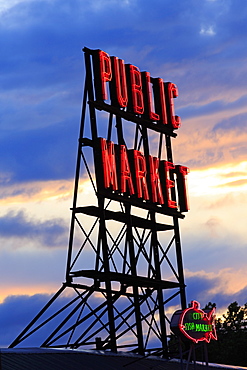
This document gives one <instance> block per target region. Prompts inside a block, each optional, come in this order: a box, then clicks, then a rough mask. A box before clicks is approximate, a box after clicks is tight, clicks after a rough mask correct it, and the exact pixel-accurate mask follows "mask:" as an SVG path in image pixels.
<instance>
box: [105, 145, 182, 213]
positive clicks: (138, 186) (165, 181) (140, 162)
mask: <svg viewBox="0 0 247 370" xmlns="http://www.w3.org/2000/svg"><path fill="white" fill-rule="evenodd" d="M99 148H100V153H101V168H100V170H101V171H100V172H101V174H103V186H104V188H105V189H108V190H110V191H114V192H117V193H119V194H123V195H130V196H136V197H137V198H139V199H142V200H145V201H149V200H150V201H151V202H153V203H156V204H159V205H161V206H162V205H164V206H166V207H168V208H173V209H177V207H178V204H177V202H176V201H175V200H174V199H173V197H172V192H171V189H172V188H174V187H175V181H174V180H171V178H170V173H171V171H172V172H173V173H175V174H176V177H177V179H176V180H177V181H176V183H177V193H178V201H179V207H180V211H181V212H187V211H188V210H189V205H188V196H187V186H186V177H187V174H188V172H189V169H188V168H187V167H184V166H180V165H174V164H173V163H171V162H168V161H165V160H159V159H158V158H157V157H153V156H151V155H149V157H148V159H146V158H145V156H144V154H143V153H142V152H140V151H138V150H134V149H131V150H127V149H126V146H125V145H114V143H113V142H112V141H108V140H106V139H104V138H99ZM147 161H148V163H147ZM98 165H99V166H100V164H98ZM148 184H149V185H150V186H148Z"/></svg>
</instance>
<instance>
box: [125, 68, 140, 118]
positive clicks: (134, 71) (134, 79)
mask: <svg viewBox="0 0 247 370" xmlns="http://www.w3.org/2000/svg"><path fill="white" fill-rule="evenodd" d="M126 67H127V70H128V75H129V76H128V78H129V81H130V88H131V89H130V93H131V98H132V102H131V104H132V106H131V108H132V109H133V111H134V113H137V114H143V112H144V102H143V95H142V80H141V72H140V70H139V68H138V67H136V66H133V65H132V64H127V65H126Z"/></svg>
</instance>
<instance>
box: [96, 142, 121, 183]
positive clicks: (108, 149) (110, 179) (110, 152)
mask: <svg viewBox="0 0 247 370" xmlns="http://www.w3.org/2000/svg"><path fill="white" fill-rule="evenodd" d="M100 148H101V154H102V164H103V178H104V186H105V188H106V189H107V188H110V187H112V190H118V184H117V171H116V160H115V150H114V143H113V142H112V141H106V139H103V138H100Z"/></svg>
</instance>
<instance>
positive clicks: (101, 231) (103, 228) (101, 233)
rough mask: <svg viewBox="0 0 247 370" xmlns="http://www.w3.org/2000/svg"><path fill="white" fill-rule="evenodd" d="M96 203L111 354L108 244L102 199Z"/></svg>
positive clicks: (113, 339)
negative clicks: (97, 205)
mask: <svg viewBox="0 0 247 370" xmlns="http://www.w3.org/2000/svg"><path fill="white" fill-rule="evenodd" d="M98 201H99V211H100V224H99V237H100V240H101V243H102V255H103V266H104V272H105V274H106V280H105V287H106V300H107V311H108V319H109V331H110V338H111V343H110V347H111V350H112V351H113V352H117V344H116V330H115V321H114V310H113V300H112V289H111V281H110V280H109V278H108V277H107V275H108V276H109V272H110V266H109V253H108V244H107V237H106V224H105V214H104V198H102V197H99V198H98Z"/></svg>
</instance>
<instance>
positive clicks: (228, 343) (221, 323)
mask: <svg viewBox="0 0 247 370" xmlns="http://www.w3.org/2000/svg"><path fill="white" fill-rule="evenodd" d="M209 304H211V305H212V303H211V302H210V303H209ZM208 308H210V307H208ZM216 330H217V336H218V340H217V341H212V342H211V343H209V345H208V357H209V362H214V363H218V364H225V365H236V366H245V367H247V351H246V348H247V303H246V304H245V305H244V306H239V304H238V302H236V301H235V302H233V303H231V304H230V305H229V306H228V308H227V312H226V314H224V315H223V316H222V317H221V318H217V319H216Z"/></svg>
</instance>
